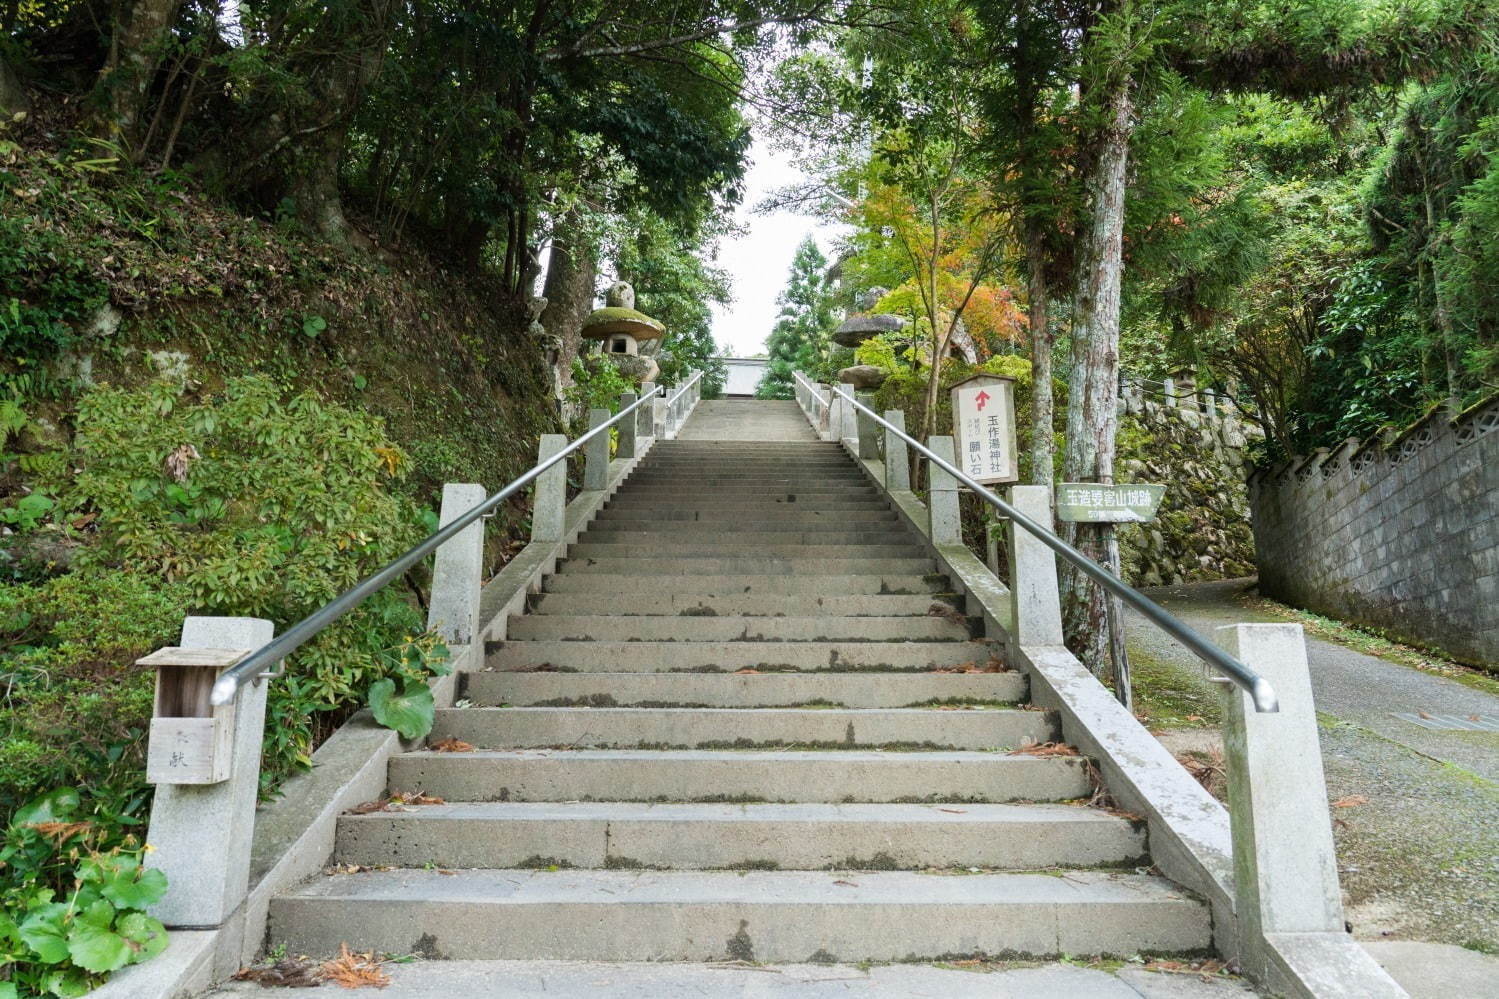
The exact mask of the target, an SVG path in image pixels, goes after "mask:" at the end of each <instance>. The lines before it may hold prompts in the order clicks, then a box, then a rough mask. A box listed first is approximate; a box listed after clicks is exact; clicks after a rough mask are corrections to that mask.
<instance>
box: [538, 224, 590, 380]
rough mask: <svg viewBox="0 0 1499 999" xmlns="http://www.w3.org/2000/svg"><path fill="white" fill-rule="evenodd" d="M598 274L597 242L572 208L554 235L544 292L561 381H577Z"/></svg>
mask: <svg viewBox="0 0 1499 999" xmlns="http://www.w3.org/2000/svg"><path fill="white" fill-rule="evenodd" d="M597 276H598V263H597V261H596V259H595V257H594V247H593V242H592V240H591V239H590V238H589V236H588V232H587V229H586V226H585V225H584V221H583V216H582V214H581V213H580V212H579V211H578V210H577V209H576V208H573V209H570V210H569V211H568V212H567V213H566V214H564V215H563V216H562V218H561V219H559V220H558V221H557V228H556V231H555V232H554V233H553V235H552V257H551V262H550V263H549V264H548V265H547V277H546V284H545V285H543V287H542V295H543V296H544V297H545V298H546V300H547V307H546V309H545V310H543V311H542V313H541V325H542V326H543V327H544V328H545V329H546V331H547V336H548V337H549V338H550V339H551V340H552V342H553V344H554V345H555V347H554V349H555V350H556V352H557V358H556V361H555V362H554V363H555V365H556V369H557V384H558V386H559V387H560V388H567V387H568V386H569V385H571V384H572V383H573V359H574V358H575V357H577V356H578V352H579V350H580V349H581V348H582V345H583V336H582V333H583V320H584V319H586V318H587V317H588V313H589V312H590V311H592V308H593V285H594V280H595V279H596V278H597Z"/></svg>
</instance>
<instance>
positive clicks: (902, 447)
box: [885, 409, 911, 493]
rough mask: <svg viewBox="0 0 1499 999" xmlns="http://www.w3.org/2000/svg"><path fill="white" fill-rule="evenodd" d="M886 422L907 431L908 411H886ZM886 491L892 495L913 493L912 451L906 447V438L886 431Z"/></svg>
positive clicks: (892, 431) (891, 431)
mask: <svg viewBox="0 0 1499 999" xmlns="http://www.w3.org/2000/svg"><path fill="white" fill-rule="evenodd" d="M885 422H886V423H889V424H891V425H892V426H894V427H896V428H898V429H900V430H905V429H906V411H905V410H904V409H887V410H885ZM885 491H886V492H890V493H908V492H910V491H911V449H910V448H909V447H907V446H906V442H905V440H904V438H902V437H900V436H899V435H898V434H896V432H895V431H894V430H886V431H885Z"/></svg>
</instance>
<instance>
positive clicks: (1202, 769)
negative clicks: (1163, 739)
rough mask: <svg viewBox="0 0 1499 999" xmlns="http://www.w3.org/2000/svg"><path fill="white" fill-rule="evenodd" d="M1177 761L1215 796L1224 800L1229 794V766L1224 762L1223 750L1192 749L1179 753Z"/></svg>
mask: <svg viewBox="0 0 1499 999" xmlns="http://www.w3.org/2000/svg"><path fill="white" fill-rule="evenodd" d="M1176 762H1178V763H1180V764H1181V765H1182V767H1183V768H1184V769H1185V770H1186V771H1187V773H1189V774H1191V775H1192V779H1193V780H1195V781H1197V783H1199V784H1201V785H1202V789H1203V790H1204V791H1206V792H1207V793H1208V794H1211V795H1212V796H1213V797H1215V798H1217V799H1218V800H1219V801H1222V800H1223V799H1224V797H1226V796H1227V794H1228V767H1227V765H1226V764H1225V763H1224V762H1223V751H1222V750H1221V749H1214V750H1212V751H1209V752H1199V751H1195V750H1194V751H1192V752H1186V753H1177V754H1176Z"/></svg>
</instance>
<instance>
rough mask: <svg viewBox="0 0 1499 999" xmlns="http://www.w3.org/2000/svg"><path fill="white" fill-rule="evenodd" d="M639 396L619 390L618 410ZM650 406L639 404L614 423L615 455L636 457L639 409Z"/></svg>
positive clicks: (630, 403) (631, 403)
mask: <svg viewBox="0 0 1499 999" xmlns="http://www.w3.org/2000/svg"><path fill="white" fill-rule="evenodd" d="M639 398H640V397H639V396H638V395H636V394H635V393H634V392H621V393H620V394H619V408H620V410H621V411H623V410H626V409H629V408H630V407H631V406H633V405H635V402H636V400H638V399H639ZM650 408H651V407H650V406H649V405H645V406H641V407H640V409H637V410H636V411H635V412H634V413H633V414H631V415H630V416H627V417H625V418H624V419H623V420H620V421H619V423H618V424H616V425H617V426H618V427H619V449H618V450H617V451H616V452H615V456H616V457H619V458H634V457H637V455H636V454H635V450H636V448H637V447H639V445H638V444H637V443H636V439H637V437H638V436H639V434H638V431H639V429H640V410H641V409H643V410H646V411H649V410H650ZM599 488H600V489H602V488H604V487H603V486H599Z"/></svg>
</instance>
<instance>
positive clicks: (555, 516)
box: [531, 410, 638, 541]
mask: <svg viewBox="0 0 1499 999" xmlns="http://www.w3.org/2000/svg"><path fill="white" fill-rule="evenodd" d="M637 412H638V410H637ZM600 436H602V435H600ZM565 447H567V437H566V436H564V435H562V434H542V435H541V446H540V448H539V449H538V454H537V460H538V461H545V460H546V459H548V458H550V457H551V456H552V455H554V454H556V453H557V452H558V451H561V450H562V449H563V448H565ZM566 513H567V462H565V461H559V462H558V463H557V464H555V465H553V466H552V467H551V468H549V469H547V470H546V471H545V472H542V473H541V475H539V476H537V478H536V492H535V494H534V498H533V500H532V503H531V540H532V541H561V540H562V535H563V530H564V518H565V517H566Z"/></svg>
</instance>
